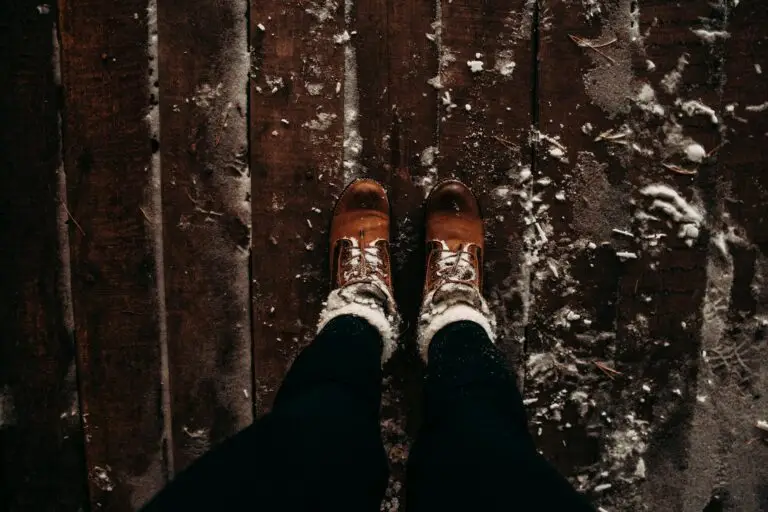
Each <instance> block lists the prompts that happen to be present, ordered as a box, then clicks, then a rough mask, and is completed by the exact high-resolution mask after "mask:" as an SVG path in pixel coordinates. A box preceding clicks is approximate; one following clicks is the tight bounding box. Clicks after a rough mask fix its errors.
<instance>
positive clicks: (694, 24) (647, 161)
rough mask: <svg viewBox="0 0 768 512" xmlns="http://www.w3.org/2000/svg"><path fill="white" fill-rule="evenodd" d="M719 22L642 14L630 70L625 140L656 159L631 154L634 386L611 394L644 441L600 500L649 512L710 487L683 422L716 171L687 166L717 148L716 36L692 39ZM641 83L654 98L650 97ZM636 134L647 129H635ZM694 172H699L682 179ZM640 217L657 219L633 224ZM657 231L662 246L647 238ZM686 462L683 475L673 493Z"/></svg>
mask: <svg viewBox="0 0 768 512" xmlns="http://www.w3.org/2000/svg"><path fill="white" fill-rule="evenodd" d="M724 19H725V12H724V10H723V5H722V4H721V5H718V4H717V3H711V2H708V1H706V0H700V1H695V2H688V3H687V4H686V5H682V4H681V5H674V4H670V3H668V2H663V1H655V2H650V3H648V4H647V5H642V6H640V12H639V31H640V33H643V34H644V33H646V32H648V35H647V36H645V39H644V43H645V46H644V48H645V51H644V53H643V54H638V55H637V58H636V62H637V61H639V62H637V64H638V66H639V67H640V69H641V70H643V69H644V71H640V72H639V75H640V77H641V79H642V81H643V83H644V84H646V87H645V88H644V89H641V90H640V92H639V93H638V96H636V98H638V99H637V101H636V102H635V106H634V110H633V114H632V119H633V121H632V124H631V126H632V127H633V129H634V131H635V132H636V133H638V134H640V135H639V136H636V137H635V139H634V141H635V142H636V143H637V144H638V145H639V146H642V147H643V148H650V149H653V150H654V155H653V156H652V157H650V158H644V157H643V156H642V155H641V154H640V152H638V151H635V152H634V155H633V159H632V160H631V161H630V163H629V164H630V165H631V168H630V171H629V173H628V178H629V180H630V181H631V183H632V184H633V186H634V194H635V200H636V204H635V205H634V207H633V208H632V213H633V214H634V215H635V221H634V223H633V226H632V230H633V232H634V233H635V234H636V235H637V236H638V238H636V239H635V244H636V245H635V250H636V251H637V252H638V254H639V258H638V259H637V260H633V261H631V262H628V265H627V273H626V275H625V276H624V277H623V279H622V282H621V285H620V294H621V304H620V308H619V318H618V333H619V337H618V339H619V340H620V343H619V344H618V346H617V348H618V352H617V359H618V360H619V363H617V366H620V368H619V369H620V370H622V371H624V372H625V377H626V378H627V379H629V378H630V377H631V378H632V382H631V383H628V385H627V386H626V387H625V389H623V390H622V392H621V393H620V394H617V397H618V398H619V399H620V400H622V401H623V403H624V404H626V407H627V410H631V411H632V413H633V414H634V419H635V421H634V423H635V426H634V428H635V430H636V431H637V432H639V433H640V438H639V441H641V442H642V443H644V444H642V445H640V446H641V447H642V449H636V450H635V453H636V455H634V456H633V457H631V458H630V459H628V460H627V461H626V462H625V467H627V470H631V469H632V468H631V464H632V463H631V462H630V461H631V460H632V459H636V460H637V463H639V461H640V460H643V461H644V462H645V467H646V468H647V472H646V474H647V478H646V479H645V481H642V480H641V481H640V482H639V483H640V485H637V486H634V488H632V487H630V486H627V487H626V488H625V489H621V488H619V489H616V497H615V498H613V497H610V496H609V497H608V498H607V499H606V503H608V504H610V503H612V500H613V499H615V500H616V501H617V502H619V503H622V501H619V500H620V499H622V498H623V499H624V500H625V501H627V500H634V501H635V502H638V503H640V502H642V503H649V502H650V503H654V504H655V505H654V508H671V509H678V510H679V509H686V510H691V509H690V508H689V507H691V506H692V504H691V502H690V499H689V497H690V495H691V494H692V493H696V492H697V490H698V489H700V488H702V487H705V486H707V485H708V483H707V481H708V480H709V477H708V474H709V471H710V468H707V467H705V466H708V465H709V461H710V458H709V448H704V447H699V448H692V446H691V438H692V435H694V434H692V431H693V430H695V428H694V427H692V426H691V420H692V410H693V404H695V403H697V398H698V394H697V393H698V391H697V386H696V379H695V376H696V374H697V372H698V369H699V360H700V357H699V355H700V353H701V349H702V348H703V347H702V336H703V333H704V332H705V329H706V326H705V325H704V322H705V321H706V319H705V318H704V316H705V315H702V312H703V308H705V307H706V300H705V297H704V292H705V289H706V288H707V287H708V280H709V276H708V275H707V274H708V271H707V258H708V254H707V252H708V249H707V236H706V235H705V234H702V232H703V231H704V230H705V229H706V218H707V217H708V216H710V215H711V214H712V213H714V212H713V211H712V209H711V208H712V205H713V199H714V193H715V183H716V178H715V172H714V171H715V168H716V167H715V166H714V165H713V162H712V161H711V160H709V159H707V158H704V159H702V161H701V162H700V163H697V162H695V161H692V159H695V158H696V157H697V156H696V154H695V153H696V151H697V150H699V149H701V148H703V151H704V152H709V151H712V150H714V149H715V148H717V147H718V145H719V144H720V142H721V141H722V136H721V123H720V122H719V121H720V120H719V119H716V118H713V117H712V116H711V115H709V114H707V112H706V109H707V108H712V109H714V110H715V111H717V110H718V107H719V103H720V94H719V85H720V84H721V83H722V78H723V76H722V60H721V51H722V46H721V40H720V39H717V38H716V39H715V40H714V41H713V42H708V41H707V38H706V37H702V36H701V35H700V34H701V33H700V32H699V33H697V31H701V30H709V31H718V30H721V29H722V28H723V23H724ZM648 61H649V62H650V63H652V64H649V63H648ZM643 63H645V65H643ZM649 68H650V69H649ZM648 87H652V88H653V90H654V91H655V98H649V96H650V94H649V91H650V89H649V88H648ZM659 107H661V108H663V109H664V112H663V114H662V113H661V111H660V108H659ZM648 110H651V112H650V113H649V112H648ZM654 110H655V111H656V112H655V113H654V112H653V111H654ZM715 121H717V122H715ZM659 124H661V126H659ZM643 128H645V129H646V130H647V131H645V132H641V130H642V129H643ZM696 144H698V145H699V147H697V146H696ZM688 155H691V156H690V157H689V156H688ZM665 164H666V165H665ZM670 165H672V166H679V167H670ZM681 169H682V170H681ZM694 170H695V171H697V174H693V175H689V174H681V173H685V172H687V171H694ZM648 185H652V186H654V187H655V190H656V191H662V192H663V193H662V194H661V195H659V194H656V195H654V194H649V192H651V191H653V190H654V189H648V188H644V187H647V186H648ZM660 187H666V188H660ZM643 191H645V192H646V194H643ZM638 192H639V193H638ZM670 193H671V194H673V195H672V196H670V195H669V194H670ZM672 198H674V199H672ZM659 200H660V201H663V203H657V201H659ZM654 204H658V205H665V206H667V205H670V204H674V205H675V206H674V210H673V212H681V211H685V213H684V216H686V217H688V219H684V220H683V222H679V220H680V219H674V218H673V217H674V215H675V214H674V213H673V214H672V215H667V213H668V212H665V211H664V209H660V208H654V206H653V205H654ZM646 213H647V214H651V215H653V216H655V217H657V218H659V219H660V220H659V221H656V220H653V219H647V220H643V219H641V218H640V217H639V216H642V215H644V214H646ZM694 217H695V219H694ZM686 222H688V223H689V224H687V225H686ZM696 229H698V230H699V236H696ZM660 234H661V235H665V238H662V239H658V240H656V239H655V237H657V236H658V235H660ZM681 234H682V235H683V236H680V235H681ZM656 244H657V245H656ZM710 257H711V256H710ZM649 390H650V391H649ZM621 412H623V411H621ZM614 414H615V415H616V416H618V414H619V411H616V412H615V413H614ZM638 421H647V422H648V423H647V424H643V423H638ZM631 423H632V422H630V423H627V424H626V428H631V427H632V425H631ZM643 449H644V453H641V452H642V451H643ZM686 454H687V456H688V457H689V463H690V464H691V467H690V470H691V473H690V475H691V478H690V479H688V480H687V484H686V485H683V486H681V485H680V484H679V483H678V482H679V480H680V479H681V477H682V475H681V472H682V470H683V469H684V468H685V465H686V462H685V458H686ZM638 455H639V458H638ZM627 463H629V464H627ZM694 466H695V469H693V467H694ZM635 471H636V466H635ZM662 503H663V505H662ZM705 505H706V501H704V502H700V505H699V507H700V508H702V509H703V508H704V506H705Z"/></svg>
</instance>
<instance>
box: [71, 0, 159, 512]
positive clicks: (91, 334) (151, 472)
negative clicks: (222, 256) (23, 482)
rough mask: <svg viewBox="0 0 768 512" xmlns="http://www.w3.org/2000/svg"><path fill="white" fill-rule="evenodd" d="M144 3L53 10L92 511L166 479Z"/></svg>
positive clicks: (122, 502)
mask: <svg viewBox="0 0 768 512" xmlns="http://www.w3.org/2000/svg"><path fill="white" fill-rule="evenodd" d="M148 7H149V5H148V4H147V2H145V1H140V0H136V1H129V2H123V3H120V4H105V3H103V2H92V1H87V2H78V3H67V2H63V3H62V4H61V12H60V30H61V39H62V76H63V85H64V99H65V101H66V110H65V115H64V123H63V127H64V155H65V159H64V167H65V170H66V175H67V188H68V206H69V210H70V212H71V214H72V218H73V222H74V220H76V221H77V222H78V225H79V228H76V227H75V226H71V225H70V240H71V247H72V251H71V252H72V260H71V261H72V290H73V297H74V319H75V337H76V340H77V356H78V370H79V375H80V393H81V395H80V402H81V405H82V417H83V425H84V428H85V439H86V443H85V446H86V460H87V463H88V467H87V471H88V478H89V488H90V497H91V506H92V507H93V508H94V509H98V508H102V509H105V510H114V511H120V510H134V509H136V508H138V507H140V506H141V505H142V503H144V502H146V500H148V499H149V498H150V497H151V496H152V495H153V494H154V493H155V492H157V491H158V490H159V489H160V488H161V487H162V486H163V484H164V483H165V480H166V472H167V468H166V457H165V454H164V450H165V447H166V443H167V442H168V441H169V439H167V437H166V436H167V434H166V432H165V430H166V429H165V420H166V419H167V413H168V410H167V409H166V410H164V408H165V406H166V405H167V400H166V399H165V398H164V396H163V380H164V378H167V373H165V371H167V368H164V365H163V364H162V353H163V351H162V349H163V346H162V344H163V341H164V340H163V337H164V336H163V335H164V326H163V323H164V321H165V319H164V317H163V315H162V308H163V304H162V298H161V297H162V291H163V286H164V284H163V283H162V281H161V280H160V279H159V276H160V275H161V271H160V270H161V269H160V268H158V264H157V263H158V261H159V254H158V250H159V247H158V245H157V238H156V236H157V229H159V226H160V219H161V218H160V215H159V213H160V212H159V211H158V210H157V199H158V196H157V194H159V185H160V183H159V169H158V167H157V163H156V158H155V162H154V163H153V153H156V152H157V150H158V148H157V140H156V137H157V134H156V133H153V131H152V129H151V126H150V121H151V117H150V116H149V114H151V106H153V105H156V104H157V98H156V97H153V98H150V87H151V83H150V77H151V76H153V73H154V72H153V70H152V69H151V66H154V65H155V64H156V63H154V62H153V63H150V60H149V56H150V55H149V53H148V52H149V49H150V48H149V45H148V42H149V40H150V31H151V27H152V20H153V16H150V15H149V14H154V13H152V12H151V11H148Z"/></svg>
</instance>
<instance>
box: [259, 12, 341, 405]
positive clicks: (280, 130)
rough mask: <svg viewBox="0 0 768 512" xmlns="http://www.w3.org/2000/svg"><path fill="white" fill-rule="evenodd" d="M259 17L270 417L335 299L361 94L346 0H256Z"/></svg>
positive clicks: (263, 371)
mask: <svg viewBox="0 0 768 512" xmlns="http://www.w3.org/2000/svg"><path fill="white" fill-rule="evenodd" d="M250 17H251V20H250V23H251V30H250V34H251V44H250V47H251V51H252V53H251V59H252V69H251V71H252V79H251V90H250V92H251V96H250V97H251V103H250V108H251V113H250V116H251V118H250V143H251V152H250V162H251V175H252V198H253V199H252V201H253V239H252V251H253V255H254V257H253V267H252V268H253V271H252V280H253V282H252V286H253V292H252V300H253V331H254V341H253V345H254V346H253V358H254V373H255V386H254V393H255V396H256V401H257V404H256V405H257V412H258V413H259V414H263V413H265V412H267V411H269V409H270V407H271V404H272V400H273V399H274V396H275V392H276V391H277V388H278V387H279V385H280V382H281V381H282V378H283V376H284V374H285V371H286V370H287V368H288V366H289V365H290V363H291V361H293V359H294V357H295V356H296V355H297V354H298V352H299V351H300V350H301V348H302V347H303V346H304V345H305V344H306V343H308V342H309V341H310V340H311V339H312V338H313V337H314V334H315V325H316V324H315V322H316V320H317V315H318V313H319V311H320V308H321V302H322V301H323V300H325V297H326V294H327V292H328V272H327V270H326V269H327V268H328V256H327V249H328V248H327V235H328V227H329V226H330V219H331V210H332V205H333V203H334V199H333V198H334V195H336V194H338V193H339V192H340V191H341V188H342V186H343V183H344V182H345V181H346V180H345V176H344V174H345V171H344V168H343V167H342V162H341V159H342V154H343V147H342V146H343V137H344V133H345V124H346V127H347V129H346V131H347V135H348V136H349V135H350V130H351V128H352V127H354V122H353V121H354V120H352V119H348V120H347V122H346V123H345V119H344V112H343V101H344V98H345V94H346V95H347V96H348V97H352V98H353V97H354V96H353V95H352V94H350V93H351V92H352V91H346V90H342V82H343V81H344V78H343V77H344V68H345V66H344V59H345V55H344V50H345V47H344V46H342V45H337V44H336V43H335V41H334V36H339V35H341V34H343V33H344V31H345V25H344V10H343V7H342V6H341V5H339V3H338V2H324V1H291V2H289V3H285V2H281V1H278V0H269V1H254V2H252V3H251V10H250ZM283 120H285V121H283ZM348 140H350V141H352V137H351V136H350V137H348ZM352 142H354V141H352ZM353 145H354V144H353ZM348 146H349V144H348ZM349 151H350V150H349V149H348V152H349ZM352 171H353V170H351V171H349V172H348V174H350V173H351V172H352Z"/></svg>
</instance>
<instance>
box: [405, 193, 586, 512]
mask: <svg viewBox="0 0 768 512" xmlns="http://www.w3.org/2000/svg"><path fill="white" fill-rule="evenodd" d="M426 212H427V215H426V239H427V265H426V266H427V278H426V281H425V285H424V299H423V301H422V306H421V314H420V316H419V326H418V329H419V338H418V344H419V349H420V353H421V355H422V357H423V358H424V361H425V362H427V363H428V364H427V381H426V392H425V407H426V411H425V423H424V426H423V430H422V432H421V434H420V435H419V438H418V439H417V441H416V443H415V445H414V447H413V449H412V450H411V456H410V460H409V466H408V475H407V476H408V481H407V484H408V490H407V495H406V502H407V506H408V509H409V510H410V511H416V512H418V511H423V510H483V511H495V510H499V511H501V510H503V511H511V510H521V511H527V510H542V511H544V510H546V511H550V510H552V511H573V510H576V511H579V510H592V508H591V507H590V505H589V504H588V503H587V502H586V501H585V500H584V499H583V498H582V497H581V496H579V495H578V494H577V493H576V492H575V491H574V490H573V488H572V487H571V486H570V485H569V484H568V482H567V481H566V480H565V479H564V478H563V477H561V476H560V475H559V474H558V473H557V472H556V471H554V469H553V468H552V467H550V466H549V465H548V464H547V463H546V461H544V459H543V458H542V457H540V456H539V455H538V453H537V452H536V449H535V447H534V445H533V441H532V439H531V436H530V434H529V433H528V427H527V421H526V417H525V409H524V407H523V401H522V397H521V396H520V392H519V391H518V390H517V387H516V383H515V379H514V377H513V376H512V374H510V372H509V371H507V369H506V367H505V365H504V362H503V358H502V356H501V354H499V352H498V350H497V349H496V347H495V346H494V344H493V340H494V336H495V330H496V329H495V328H496V321H495V318H494V316H493V314H492V313H491V311H490V309H489V307H488V303H487V302H486V301H485V299H484V298H483V296H482V293H481V290H482V268H483V261H482V258H483V252H484V247H485V245H484V230H483V220H482V217H481V215H480V207H479V204H478V202H477V199H475V197H474V196H473V195H472V192H471V191H470V190H469V189H468V188H467V187H466V186H464V185H463V184H461V183H459V182H455V181H450V182H446V183H442V184H440V185H438V186H437V187H435V189H434V190H433V191H432V193H431V194H430V196H429V199H428V200H427V205H426Z"/></svg>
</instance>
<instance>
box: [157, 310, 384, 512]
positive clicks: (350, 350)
mask: <svg viewBox="0 0 768 512" xmlns="http://www.w3.org/2000/svg"><path fill="white" fill-rule="evenodd" d="M381 350H382V340H381V336H380V334H379V332H378V331H377V330H376V329H374V328H373V327H372V326H371V325H370V324H369V323H368V322H366V321H365V320H362V319H361V318H358V317H354V316H340V317H337V318H335V319H333V320H332V321H330V322H329V323H328V324H327V325H326V326H325V328H324V329H323V330H322V332H321V333H320V334H319V335H318V336H317V338H316V339H315V341H314V342H313V343H312V344H311V345H309V346H308V347H307V348H306V349H304V351H303V352H302V353H301V355H299V357H298V358H297V359H296V361H295V363H294V364H293V366H292V367H291V369H290V371H289V372H288V375H287V376H286V378H285V381H284V382H283V385H282V387H281V388H280V391H279V392H278V395H277V399H276V400H275V405H274V408H273V410H272V412H271V413H269V414H268V415H266V416H265V417H264V418H262V419H261V420H258V421H256V422H255V423H254V424H253V425H252V426H250V427H249V428H247V429H245V430H244V431H242V432H240V433H239V434H237V435H236V436H234V437H233V438H231V439H229V440H228V441H226V442H224V443H223V444H222V445H220V446H219V447H217V448H215V449H213V450H212V451H211V452H209V453H208V454H206V455H204V456H203V457H202V458H201V459H200V460H198V461H197V462H195V463H194V464H193V465H192V466H191V467H190V468H189V469H188V470H187V471H185V472H183V473H181V474H180V475H179V476H178V477H177V478H176V479H175V480H174V481H173V482H171V483H170V484H169V485H168V487H166V489H165V490H163V491H162V492H161V493H160V494H159V495H158V496H157V497H156V498H155V499H154V500H153V501H152V502H151V503H150V504H149V505H148V506H147V507H146V508H145V510H146V511H148V512H149V511H151V512H154V511H160V510H162V511H167V510H184V511H190V510H206V511H211V510H256V511H262V510H263V511H295V510H301V511H314V510H330V509H333V510H339V509H342V510H355V511H358V510H360V511H366V510H369V511H378V509H379V505H380V502H381V499H382V497H383V495H384V490H385V488H386V483H387V473H388V469H387V460H386V454H385V452H384V447H383V445H382V442H381V436H380V428H379V405H380V400H381Z"/></svg>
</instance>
